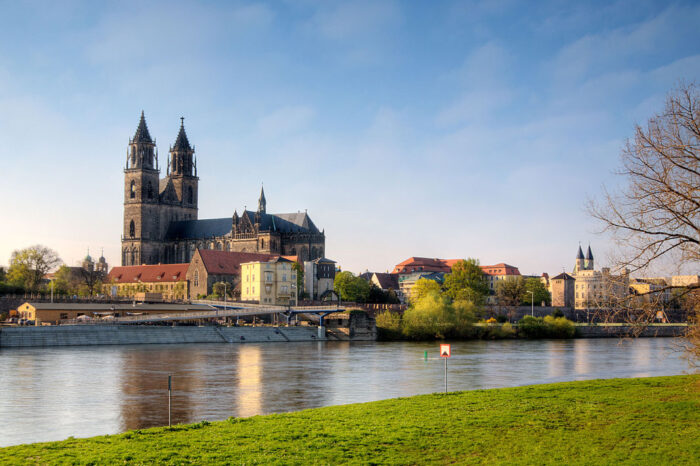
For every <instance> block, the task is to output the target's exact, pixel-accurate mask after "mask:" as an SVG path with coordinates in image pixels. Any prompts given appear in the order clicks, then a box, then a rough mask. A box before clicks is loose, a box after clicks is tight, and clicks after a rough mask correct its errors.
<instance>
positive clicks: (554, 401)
mask: <svg viewBox="0 0 700 466" xmlns="http://www.w3.org/2000/svg"><path fill="white" fill-rule="evenodd" d="M699 389H700V376H697V375H694V376H674V377H655V378H642V379H609V380H594V381H585V382H567V383H557V384H548V385H534V386H525V387H516V388H504V389H492V390H475V391H468V392H455V393H450V394H446V395H445V394H433V395H421V396H415V397H410V398H398V399H392V400H385V401H378V402H372V403H363V404H354V405H345V406H334V407H329V408H319V409H311V410H306V411H300V412H296V413H289V414H277V415H269V416H255V417H252V418H246V419H240V418H234V419H230V420H228V421H223V422H214V423H208V422H200V423H198V424H190V425H179V426H175V427H173V429H172V430H170V429H168V428H154V429H146V430H141V431H130V432H126V433H123V434H120V435H112V436H101V437H93V438H89V439H68V440H65V441H62V442H50V443H40V444H32V445H20V446H15V447H8V448H4V449H0V463H2V464H45V463H62V462H67V463H72V462H80V463H86V464H90V463H94V464H114V463H144V464H173V463H177V464H184V463H198V464H203V463H284V464H308V463H346V462H360V463H368V462H373V463H402V464H404V463H421V464H425V463H433V464H435V463H440V464H443V463H451V462H457V463H481V462H497V463H509V464H510V463H562V462H567V463H570V462H582V463H586V462H593V463H613V462H615V463H617V462H629V463H650V464H651V463H653V464H696V463H697V460H698V458H700V392H699Z"/></svg>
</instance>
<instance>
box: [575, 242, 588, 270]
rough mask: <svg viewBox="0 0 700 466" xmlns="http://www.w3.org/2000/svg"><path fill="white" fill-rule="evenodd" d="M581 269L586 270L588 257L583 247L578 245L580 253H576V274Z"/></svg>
mask: <svg viewBox="0 0 700 466" xmlns="http://www.w3.org/2000/svg"><path fill="white" fill-rule="evenodd" d="M579 270H586V259H584V257H583V249H581V245H580V244H579V245H578V253H576V266H575V267H574V275H576V273H578V271H579Z"/></svg>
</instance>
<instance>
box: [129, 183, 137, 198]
mask: <svg viewBox="0 0 700 466" xmlns="http://www.w3.org/2000/svg"><path fill="white" fill-rule="evenodd" d="M129 197H130V198H131V199H134V198H135V197H136V181H134V180H131V188H130V190H129Z"/></svg>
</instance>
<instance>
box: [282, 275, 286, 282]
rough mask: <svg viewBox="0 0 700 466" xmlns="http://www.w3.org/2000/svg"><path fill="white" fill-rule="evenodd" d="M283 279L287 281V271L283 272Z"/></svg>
mask: <svg viewBox="0 0 700 466" xmlns="http://www.w3.org/2000/svg"><path fill="white" fill-rule="evenodd" d="M282 281H283V282H286V281H287V274H286V273H285V274H282Z"/></svg>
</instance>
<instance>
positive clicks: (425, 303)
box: [403, 291, 455, 340]
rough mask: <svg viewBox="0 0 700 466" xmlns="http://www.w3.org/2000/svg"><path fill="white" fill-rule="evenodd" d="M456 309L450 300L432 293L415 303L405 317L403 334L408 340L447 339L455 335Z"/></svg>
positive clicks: (439, 294) (434, 292) (407, 310)
mask: <svg viewBox="0 0 700 466" xmlns="http://www.w3.org/2000/svg"><path fill="white" fill-rule="evenodd" d="M454 320H455V319H454V308H453V307H452V304H451V303H450V299H449V298H448V297H447V296H445V295H443V294H441V293H438V292H436V291H432V292H430V293H428V294H427V295H425V296H423V297H422V298H421V299H419V300H417V301H415V302H414V303H413V304H412V305H411V307H409V308H408V309H406V312H404V315H403V332H404V335H406V336H407V337H408V338H412V339H416V340H423V339H433V338H438V339H440V338H445V337H446V336H448V335H451V334H452V333H453V329H454Z"/></svg>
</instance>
